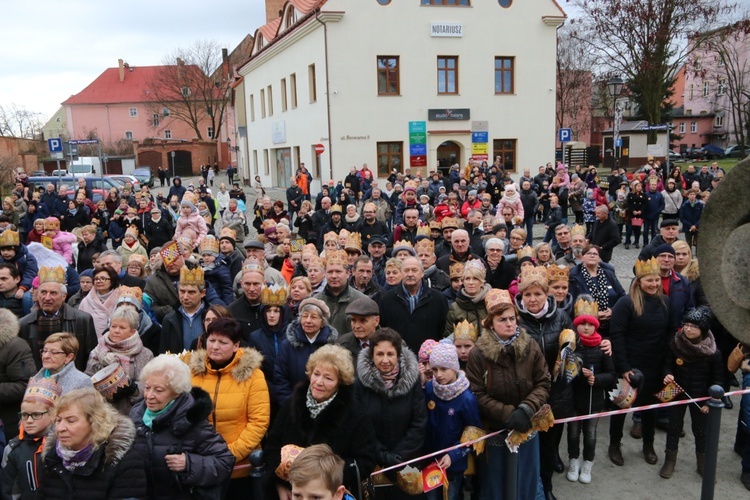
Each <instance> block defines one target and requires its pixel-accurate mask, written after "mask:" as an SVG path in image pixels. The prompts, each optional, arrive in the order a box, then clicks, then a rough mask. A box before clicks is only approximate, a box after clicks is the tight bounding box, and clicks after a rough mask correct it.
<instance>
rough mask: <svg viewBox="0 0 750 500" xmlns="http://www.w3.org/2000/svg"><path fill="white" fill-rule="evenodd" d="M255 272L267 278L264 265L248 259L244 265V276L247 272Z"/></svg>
mask: <svg viewBox="0 0 750 500" xmlns="http://www.w3.org/2000/svg"><path fill="white" fill-rule="evenodd" d="M250 271H255V272H256V273H260V274H262V275H264V276H265V273H266V272H265V269H263V264H261V263H260V262H259V261H258V260H256V259H252V258H251V259H246V260H245V262H243V264H242V274H243V275H244V274H245V273H247V272H250Z"/></svg>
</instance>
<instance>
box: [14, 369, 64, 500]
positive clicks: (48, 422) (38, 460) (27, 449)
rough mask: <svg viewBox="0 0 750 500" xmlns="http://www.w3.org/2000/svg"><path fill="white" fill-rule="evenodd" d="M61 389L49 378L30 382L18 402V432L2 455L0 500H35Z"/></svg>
mask: <svg viewBox="0 0 750 500" xmlns="http://www.w3.org/2000/svg"><path fill="white" fill-rule="evenodd" d="M61 393H62V388H61V387H60V385H59V384H57V382H55V381H54V379H52V378H41V379H31V381H30V382H29V385H28V387H27V388H26V393H25V394H24V397H23V401H22V402H21V412H20V413H19V416H20V419H21V421H20V432H19V434H18V436H17V437H15V438H13V439H12V440H11V441H10V443H8V446H7V447H6V448H5V451H4V452H3V460H2V470H0V488H1V490H0V492H2V494H1V495H0V497H2V498H13V499H18V500H32V499H34V498H37V489H38V487H39V484H38V483H37V479H38V478H39V472H38V471H39V467H40V466H41V465H42V450H43V449H44V445H45V441H46V436H47V432H48V431H49V429H50V427H52V423H53V422H54V407H55V401H57V398H59V397H60V394H61Z"/></svg>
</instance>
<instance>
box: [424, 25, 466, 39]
mask: <svg viewBox="0 0 750 500" xmlns="http://www.w3.org/2000/svg"><path fill="white" fill-rule="evenodd" d="M430 36H434V37H451V38H460V37H462V36H464V25H463V24H462V23H432V24H431V25H430Z"/></svg>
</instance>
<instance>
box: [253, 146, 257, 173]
mask: <svg viewBox="0 0 750 500" xmlns="http://www.w3.org/2000/svg"><path fill="white" fill-rule="evenodd" d="M253 174H255V175H258V150H257V149H253Z"/></svg>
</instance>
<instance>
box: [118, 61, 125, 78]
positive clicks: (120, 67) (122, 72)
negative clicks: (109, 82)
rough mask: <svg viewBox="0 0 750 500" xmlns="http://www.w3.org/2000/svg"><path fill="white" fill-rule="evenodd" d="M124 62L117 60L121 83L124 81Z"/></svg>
mask: <svg viewBox="0 0 750 500" xmlns="http://www.w3.org/2000/svg"><path fill="white" fill-rule="evenodd" d="M124 62H125V61H123V60H122V59H118V60H117V66H118V67H119V69H120V81H121V82H124V81H125V65H124Z"/></svg>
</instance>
